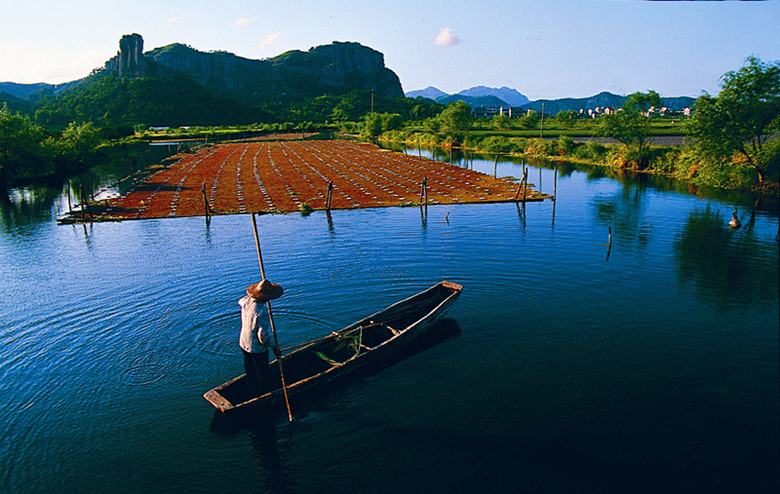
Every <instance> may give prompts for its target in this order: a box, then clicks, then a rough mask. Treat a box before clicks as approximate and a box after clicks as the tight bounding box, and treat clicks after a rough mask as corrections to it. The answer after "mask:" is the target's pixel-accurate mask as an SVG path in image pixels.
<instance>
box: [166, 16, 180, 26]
mask: <svg viewBox="0 0 780 494" xmlns="http://www.w3.org/2000/svg"><path fill="white" fill-rule="evenodd" d="M180 20H181V17H168V18H167V19H165V25H166V26H173V25H174V24H176V23H177V22H179V21H180Z"/></svg>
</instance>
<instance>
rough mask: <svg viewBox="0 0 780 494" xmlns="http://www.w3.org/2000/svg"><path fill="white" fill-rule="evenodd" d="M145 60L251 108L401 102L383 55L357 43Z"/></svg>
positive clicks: (173, 51)
mask: <svg viewBox="0 0 780 494" xmlns="http://www.w3.org/2000/svg"><path fill="white" fill-rule="evenodd" d="M145 58H146V60H148V61H149V62H150V63H151V64H152V65H155V66H158V67H160V68H162V69H164V70H173V71H176V72H178V73H183V74H187V75H188V76H190V77H191V78H192V79H193V80H195V81H196V82H197V83H199V84H201V85H202V86H204V87H206V88H208V89H210V90H212V91H215V92H217V93H220V94H230V95H233V96H234V97H237V98H239V99H242V100H244V101H246V102H250V103H260V102H268V101H271V102H278V101H290V100H296V99H299V98H304V97H312V96H319V95H321V94H326V93H344V92H349V91H351V90H354V89H373V90H374V91H376V92H377V93H379V94H386V95H389V96H398V97H403V89H402V88H401V82H400V81H399V79H398V76H397V75H396V74H395V73H394V72H393V71H392V70H390V69H388V68H386V67H385V65H384V56H383V55H382V54H381V53H380V52H378V51H376V50H373V49H371V48H368V47H366V46H363V45H361V44H359V43H333V44H331V45H325V46H318V47H316V48H312V49H310V50H309V51H307V52H303V51H298V50H295V51H290V52H287V53H284V54H282V55H279V56H278V57H275V58H271V59H268V60H251V59H247V58H243V57H239V56H236V55H234V54H232V53H228V52H222V51H220V52H209V53H205V52H201V51H198V50H195V49H193V48H191V47H189V46H186V45H183V44H179V43H176V44H172V45H168V46H164V47H162V48H156V49H154V50H152V51H150V52H147V53H146V54H145ZM121 60H122V59H121V57H120V62H121ZM119 66H120V67H121V63H120V64H119Z"/></svg>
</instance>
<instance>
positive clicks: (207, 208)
mask: <svg viewBox="0 0 780 494" xmlns="http://www.w3.org/2000/svg"><path fill="white" fill-rule="evenodd" d="M200 190H201V192H203V208H204V209H205V211H206V221H208V220H209V213H210V212H211V206H209V199H208V197H206V182H201V187H200Z"/></svg>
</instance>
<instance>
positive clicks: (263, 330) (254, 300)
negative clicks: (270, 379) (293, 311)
mask: <svg viewBox="0 0 780 494" xmlns="http://www.w3.org/2000/svg"><path fill="white" fill-rule="evenodd" d="M282 293H284V290H283V289H282V287H281V286H279V285H277V284H276V283H271V282H270V281H268V280H263V281H261V282H260V283H255V284H254V285H249V287H247V289H246V296H244V297H242V298H241V299H239V301H238V305H240V306H241V336H240V337H239V342H238V343H239V346H240V347H241V352H242V353H243V354H244V370H245V371H246V383H247V388H248V389H249V390H250V391H251V392H252V393H254V394H259V392H260V389H261V387H262V386H263V385H264V380H265V378H266V375H267V374H268V349H269V348H273V351H274V355H276V356H277V358H278V357H279V355H280V354H281V352H280V351H279V348H278V347H276V346H274V343H273V340H272V337H271V331H270V320H269V318H268V309H267V308H266V303H267V302H269V301H271V300H274V299H276V298H279V297H281V296H282Z"/></svg>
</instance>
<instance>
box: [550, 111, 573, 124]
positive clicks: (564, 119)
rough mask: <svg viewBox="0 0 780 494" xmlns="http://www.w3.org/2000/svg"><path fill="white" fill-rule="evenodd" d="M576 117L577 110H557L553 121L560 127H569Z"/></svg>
mask: <svg viewBox="0 0 780 494" xmlns="http://www.w3.org/2000/svg"><path fill="white" fill-rule="evenodd" d="M577 117H578V115H577V112H575V111H574V110H564V111H560V112H558V114H557V115H556V116H555V121H556V122H558V125H560V126H562V127H571V126H572V125H573V124H574V119H576V118H577Z"/></svg>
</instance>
